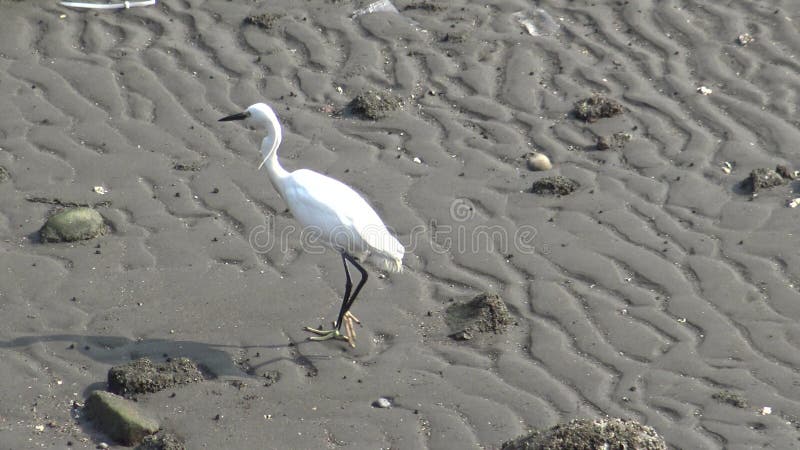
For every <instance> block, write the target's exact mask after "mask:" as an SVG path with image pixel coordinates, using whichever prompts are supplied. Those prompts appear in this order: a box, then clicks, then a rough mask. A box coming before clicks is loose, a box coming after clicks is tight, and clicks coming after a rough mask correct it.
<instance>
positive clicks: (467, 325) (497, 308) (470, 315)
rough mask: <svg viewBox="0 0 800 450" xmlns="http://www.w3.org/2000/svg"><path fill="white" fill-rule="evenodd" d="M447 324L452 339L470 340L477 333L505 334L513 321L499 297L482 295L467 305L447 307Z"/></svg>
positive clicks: (459, 304)
mask: <svg viewBox="0 0 800 450" xmlns="http://www.w3.org/2000/svg"><path fill="white" fill-rule="evenodd" d="M445 322H446V323H447V325H448V326H449V327H450V329H451V330H452V331H453V333H452V334H451V335H450V337H451V338H453V339H456V340H469V339H471V338H472V334H473V333H476V332H481V333H487V332H491V333H495V334H500V333H504V332H505V331H506V329H507V328H508V325H510V324H512V323H513V320H512V318H511V314H510V313H509V312H508V308H507V307H506V304H505V302H503V299H502V298H500V296H499V295H497V294H480V295H478V296H477V297H475V298H473V299H472V300H470V301H468V302H466V303H455V304H453V305H450V306H449V307H447V309H446V310H445Z"/></svg>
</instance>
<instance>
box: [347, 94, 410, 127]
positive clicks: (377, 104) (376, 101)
mask: <svg viewBox="0 0 800 450" xmlns="http://www.w3.org/2000/svg"><path fill="white" fill-rule="evenodd" d="M402 105H403V101H402V100H401V99H400V97H398V96H396V95H394V94H392V93H391V92H389V91H373V90H368V91H364V92H362V93H360V94H358V95H357V96H356V97H355V98H354V99H353V100H352V101H351V102H350V104H349V109H350V112H351V113H353V114H355V115H358V116H361V117H363V118H365V119H369V120H377V119H380V118H382V117H384V116H386V114H387V113H388V112H391V111H395V110H397V109H400V107H401V106H402Z"/></svg>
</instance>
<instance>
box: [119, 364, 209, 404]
mask: <svg viewBox="0 0 800 450" xmlns="http://www.w3.org/2000/svg"><path fill="white" fill-rule="evenodd" d="M204 379H205V376H204V375H203V373H202V371H201V370H200V368H199V367H198V366H197V364H195V362H194V361H192V360H190V359H189V358H176V359H171V360H169V361H167V362H165V363H153V362H152V361H150V360H149V359H147V358H140V359H137V360H135V361H131V362H129V363H126V364H122V365H119V366H114V367H112V368H111V369H109V371H108V390H109V391H111V392H113V393H115V394H119V395H122V396H124V397H129V398H130V397H132V396H135V395H137V394H144V393H148V392H158V391H161V390H164V389H167V388H169V387H171V386H175V385H180V384H188V383H196V382H199V381H203V380H204Z"/></svg>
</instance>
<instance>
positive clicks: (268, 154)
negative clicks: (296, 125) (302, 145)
mask: <svg viewBox="0 0 800 450" xmlns="http://www.w3.org/2000/svg"><path fill="white" fill-rule="evenodd" d="M267 127H268V133H267V137H265V138H264V140H263V141H261V154H262V155H264V165H265V166H266V167H267V176H269V180H270V181H271V182H272V185H273V186H275V189H277V190H278V192H279V193H280V194H281V197H283V184H284V180H285V179H286V177H288V176H289V172H287V171H286V169H284V168H283V166H281V163H280V161H278V147H280V145H281V129H280V127H276V126H274V125H273V124H269V125H267Z"/></svg>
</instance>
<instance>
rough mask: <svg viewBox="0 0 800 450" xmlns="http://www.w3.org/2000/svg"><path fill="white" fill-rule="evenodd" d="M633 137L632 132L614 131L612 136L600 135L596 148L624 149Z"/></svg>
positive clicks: (602, 149)
mask: <svg viewBox="0 0 800 450" xmlns="http://www.w3.org/2000/svg"><path fill="white" fill-rule="evenodd" d="M631 138H632V136H631V135H630V133H614V134H612V135H611V137H610V138H608V137H605V136H598V137H597V143H596V145H595V148H596V149H597V150H600V151H605V150H610V149H612V148H613V149H615V150H622V149H623V148H625V144H627V143H628V141H630V140H631Z"/></svg>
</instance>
